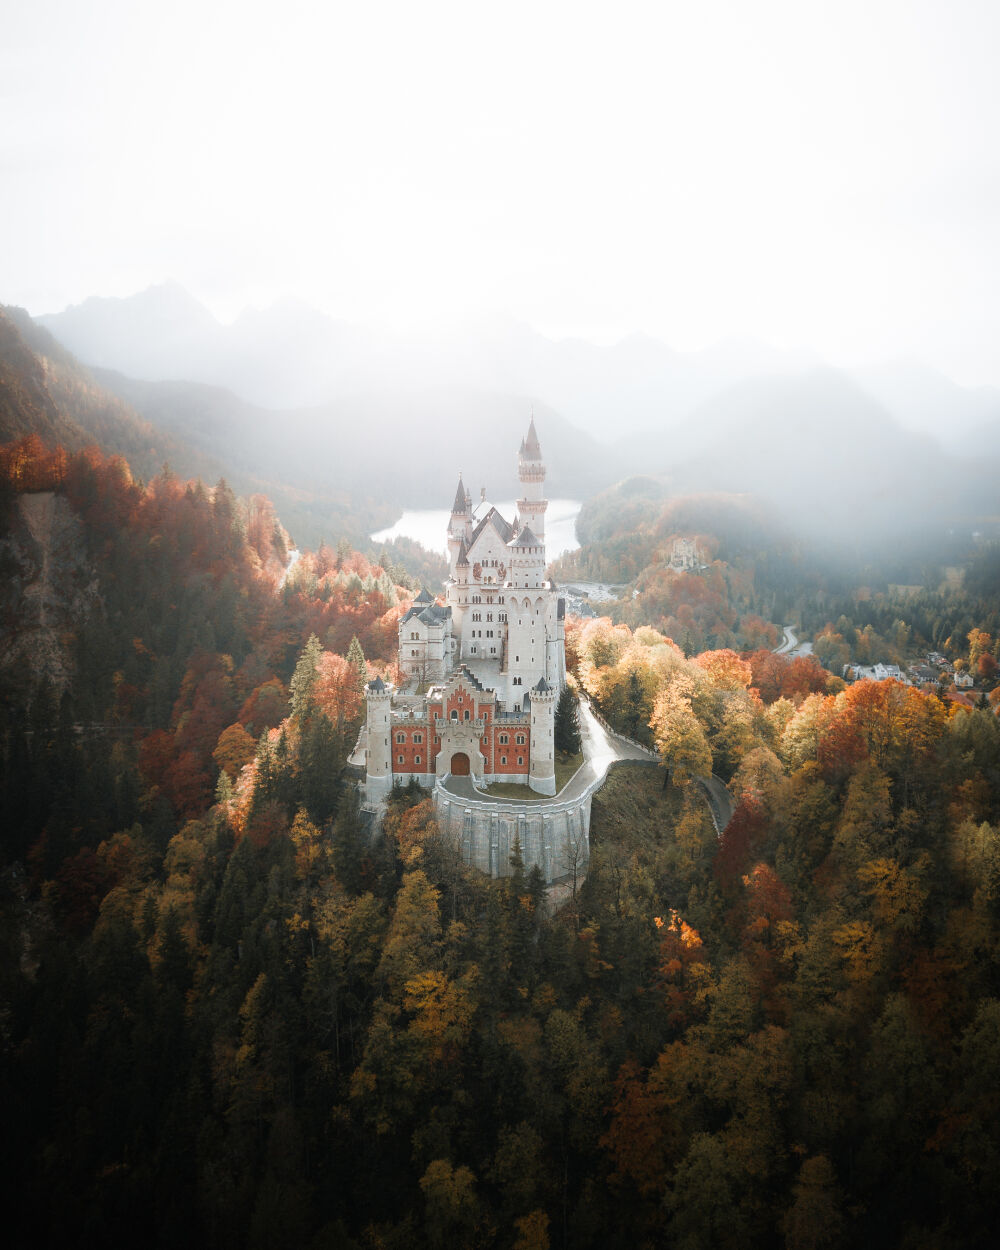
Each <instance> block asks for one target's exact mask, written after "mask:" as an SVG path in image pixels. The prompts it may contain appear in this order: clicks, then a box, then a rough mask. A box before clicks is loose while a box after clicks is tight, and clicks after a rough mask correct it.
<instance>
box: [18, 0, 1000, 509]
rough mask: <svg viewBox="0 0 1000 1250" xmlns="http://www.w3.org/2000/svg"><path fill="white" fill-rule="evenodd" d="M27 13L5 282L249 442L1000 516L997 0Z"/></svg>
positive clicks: (106, 7) (145, 385)
mask: <svg viewBox="0 0 1000 1250" xmlns="http://www.w3.org/2000/svg"><path fill="white" fill-rule="evenodd" d="M8 7H9V9H10V11H9V12H8V13H7V14H6V15H5V38H4V40H3V43H2V45H0V92H2V97H3V102H4V107H3V109H2V110H0V162H2V171H3V177H4V190H5V194H4V195H3V196H2V197H0V238H2V239H3V242H4V255H3V265H2V275H3V289H2V290H0V299H2V300H3V301H4V302H5V303H10V304H18V305H22V306H24V307H26V308H27V309H28V310H29V311H30V312H31V313H32V314H34V315H36V316H37V317H38V318H39V319H40V320H41V322H42V323H43V324H45V325H46V326H48V328H49V329H50V330H51V331H52V332H53V334H55V336H56V337H57V338H58V339H59V341H60V342H62V343H63V344H65V345H66V346H68V347H69V348H70V349H71V350H72V351H73V352H75V353H76V354H77V355H78V356H79V357H80V359H82V360H83V361H84V362H86V363H87V364H90V365H93V366H96V367H99V368H103V369H109V370H113V371H115V373H116V374H118V375H122V376H119V377H112V376H110V375H109V376H108V377H106V378H105V379H104V380H105V382H106V384H107V385H109V386H112V387H114V388H116V389H118V390H119V393H122V394H124V395H125V396H126V398H128V399H129V401H130V402H132V403H135V404H136V405H137V406H138V407H139V408H140V410H142V411H145V412H147V413H150V412H152V411H154V410H155V413H156V414H157V417H158V419H161V420H163V421H166V422H168V423H171V424H172V426H173V428H174V429H177V430H182V431H183V433H184V435H185V437H189V438H190V439H192V440H195V441H197V440H202V441H203V442H204V443H206V444H208V445H211V446H212V448H213V449H214V450H215V451H225V452H226V454H229V455H233V456H237V457H239V458H240V459H241V460H242V462H244V463H245V464H246V466H247V469H248V471H252V472H256V473H259V475H260V476H262V477H264V478H265V479H266V478H267V477H268V476H269V475H270V474H271V473H273V472H274V471H275V469H276V467H280V470H281V472H282V473H283V474H284V475H285V477H286V478H287V480H288V481H289V482H290V483H291V484H292V485H295V484H296V483H297V481H298V480H299V479H302V480H308V481H309V482H310V483H311V485H312V486H314V487H318V488H319V489H327V488H329V489H338V490H348V489H357V487H358V478H357V475H358V469H359V466H362V465H364V466H367V467H368V469H369V473H368V474H367V475H366V476H365V482H364V485H365V489H366V492H367V493H368V494H370V495H380V497H382V498H384V499H385V500H386V501H391V502H392V503H393V504H394V505H398V506H399V507H404V506H408V507H424V508H426V507H433V506H439V505H440V502H441V498H442V495H441V492H442V491H444V492H445V493H447V491H448V490H449V489H450V487H449V486H448V483H450V482H451V479H452V478H453V477H454V472H455V469H456V467H461V466H462V465H466V466H468V467H469V468H470V470H471V468H472V467H474V466H476V465H478V466H480V471H483V472H484V473H485V471H486V470H487V469H489V470H490V473H489V476H490V481H489V483H488V484H489V486H490V490H491V492H495V494H496V497H500V496H501V495H506V494H507V493H510V492H511V491H512V490H513V488H514V482H513V464H512V461H509V460H507V459H502V456H503V454H504V453H503V451H502V448H503V447H504V446H505V445H506V444H505V443H504V435H505V434H509V437H508V438H507V441H508V442H510V443H511V444H512V445H514V446H516V442H517V440H518V438H519V437H520V427H521V425H522V424H523V421H524V418H525V416H526V414H527V412H528V411H529V410H530V407H531V405H532V404H534V405H536V410H537V411H538V413H539V416H540V419H541V420H542V428H544V429H547V431H548V434H547V438H546V437H543V441H545V446H546V454H547V457H548V459H549V462H550V472H551V473H552V475H553V488H554V489H556V490H558V491H559V492H561V493H562V494H564V495H566V496H567V497H571V498H583V497H586V496H587V495H589V494H591V493H593V492H594V491H595V490H599V489H601V488H602V487H603V486H605V485H608V484H610V483H611V482H613V481H615V480H617V479H618V478H620V477H623V476H627V475H628V474H630V473H636V472H642V473H651V474H654V475H659V476H662V477H663V479H664V481H665V482H666V483H667V484H668V485H669V486H670V487H671V488H672V489H677V490H682V489H683V490H699V489H718V490H726V491H734V490H735V491H739V490H742V491H755V492H759V493H760V494H762V495H764V496H765V497H767V498H769V499H770V500H772V501H774V502H775V503H776V504H777V505H778V506H779V507H781V508H783V509H784V510H785V512H786V513H787V514H788V516H789V518H790V519H791V520H792V521H793V522H794V523H795V524H796V525H804V526H810V525H811V526H813V527H814V528H816V529H817V530H820V531H826V530H829V529H830V528H831V527H832V528H833V529H837V528H838V527H842V526H847V527H851V526H853V527H854V528H855V529H864V528H865V527H868V526H877V527H879V528H885V527H889V528H890V529H899V528H900V527H905V526H907V525H909V524H910V523H911V521H912V522H916V521H921V522H923V521H927V522H928V523H929V524H933V525H938V524H953V523H961V524H965V522H966V520H967V519H968V518H969V517H972V518H973V520H975V518H978V517H979V516H980V514H983V513H985V514H989V513H990V512H994V513H995V512H996V511H998V509H997V508H996V506H995V495H994V493H993V489H992V485H991V483H992V481H993V480H995V466H994V464H993V448H995V447H996V446H998V444H1000V440H998V439H997V434H998V432H1000V389H998V388H1000V356H998V354H997V352H996V342H995V327H996V326H997V325H998V324H1000V307H998V303H1000V232H998V227H997V222H998V221H1000V155H998V154H1000V143H998V138H1000V136H998V133H997V132H998V119H1000V98H998V97H1000V88H998V76H997V74H996V72H995V65H994V52H995V48H996V46H997V37H998V35H1000V9H998V7H997V6H996V5H995V4H993V3H989V2H985V0H984V2H982V3H975V2H972V0H964V2H963V0H960V2H958V3H952V4H949V5H948V6H944V5H936V4H924V3H917V4H915V3H912V2H908V0H875V2H872V0H866V2H864V3H860V2H852V0H844V2H841V3H837V4H822V3H802V2H801V0H761V3H758V4H754V5H745V4H741V3H736V2H735V0H733V2H731V3H723V2H721V0H706V3H703V4H698V5H691V4H681V3H663V4H655V5H654V4H638V3H623V4H619V5H616V6H615V8H614V11H613V13H612V11H611V10H610V9H607V8H606V7H597V6H594V7H589V6H585V5H579V4H574V5H570V4H555V3H544V2H543V3H532V4H526V3H525V4H522V3H511V4H509V5H505V6H503V8H502V9H499V10H497V9H490V8H487V7H484V6H469V5H467V4H458V3H440V2H434V0H431V2H429V3H428V4H425V5H419V6H413V5H407V4H403V3H388V4H387V3H372V4H368V5H356V4H350V5H349V4H346V3H334V4H330V5H322V6H321V5H317V4H313V3H307V2H306V0H291V2H290V3H287V4H284V5H282V6H280V7H278V6H276V5H274V4H262V3H254V2H252V0H251V2H247V0H243V2H241V3H236V2H235V0H217V2H216V3H213V4H211V5H208V6H205V5H203V4H201V3H195V2H194V0H179V2H178V3H177V4H175V5H173V6H171V8H170V9H169V10H165V9H163V7H162V6H156V5H152V4H149V3H136V2H135V0H129V2H127V3H126V0H94V2H93V3H90V4H88V5H79V4H76V3H74V2H73V0H36V2H35V3H33V4H31V5H19V6H8ZM46 314H47V315H46ZM165 381H170V382H171V383H173V384H176V385H175V389H174V390H173V391H171V392H169V402H168V392H166V391H164V390H163V389H162V385H161V384H162V383H164V382H165ZM154 384H155V385H158V386H160V389H159V390H156V389H155V386H154ZM181 384H183V386H184V387H186V389H182V390H180V391H179V390H177V389H176V386H180V385H181ZM205 387H221V388H224V389H225V390H226V391H228V392H232V396H233V397H235V398H232V397H230V398H226V399H222V398H220V396H219V395H218V394H216V393H215V392H214V391H207V390H204V389H199V388H205ZM269 412H270V413H272V414H273V413H279V414H281V415H280V418H279V419H275V418H273V416H271V417H269V416H268V413H269ZM293 432H294V434H293ZM373 440H374V450H373ZM491 466H493V468H492V469H491Z"/></svg>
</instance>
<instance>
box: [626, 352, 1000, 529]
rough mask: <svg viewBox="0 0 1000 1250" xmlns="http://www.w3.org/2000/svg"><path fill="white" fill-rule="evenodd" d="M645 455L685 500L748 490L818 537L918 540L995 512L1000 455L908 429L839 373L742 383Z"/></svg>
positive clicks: (653, 440)
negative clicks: (913, 536) (948, 447)
mask: <svg viewBox="0 0 1000 1250" xmlns="http://www.w3.org/2000/svg"><path fill="white" fill-rule="evenodd" d="M645 450H646V469H647V471H649V472H660V473H665V474H667V475H668V478H669V480H670V482H671V485H672V487H673V488H674V489H675V490H676V491H678V492H679V493H687V492H691V491H724V492H738V491H745V492H750V493H752V494H754V495H758V496H761V497H763V498H765V499H769V500H771V501H773V503H774V504H775V506H776V507H777V508H778V509H779V510H780V512H781V513H782V514H783V515H784V516H785V518H786V519H787V520H788V521H790V522H791V523H793V524H794V525H796V526H797V527H798V528H799V529H800V530H801V531H803V532H807V533H808V534H809V535H810V536H811V537H819V538H822V537H826V538H837V537H843V536H850V537H852V538H856V537H858V536H863V535H864V534H865V533H871V534H872V535H878V536H879V537H885V536H886V535H891V534H894V533H912V532H914V531H921V530H924V529H928V528H940V527H941V526H942V525H944V524H946V523H949V522H953V521H955V520H956V518H963V517H969V516H975V515H976V514H977V513H978V512H981V511H990V510H995V507H996V504H995V501H996V488H995V485H994V483H995V481H996V475H997V471H998V469H1000V463H998V458H997V455H996V453H995V452H994V453H993V455H992V456H991V457H989V458H988V459H986V458H983V457H982V456H981V457H980V459H979V460H978V461H976V462H973V461H971V460H970V459H967V458H966V456H965V455H963V454H954V453H949V452H947V451H945V450H943V449H942V447H941V446H940V444H938V443H937V442H936V441H935V440H934V439H932V438H930V437H929V436H927V435H921V434H915V433H911V432H909V431H907V430H904V429H903V428H902V427H901V426H900V425H899V423H898V421H896V420H895V419H894V417H893V416H892V415H891V414H890V413H889V412H888V411H887V410H886V409H885V408H884V407H883V406H882V405H881V404H879V403H878V402H877V401H876V400H875V399H873V398H872V397H871V396H870V395H869V394H868V393H867V392H866V391H864V390H863V389H862V388H861V387H860V386H859V385H858V384H857V383H856V382H855V381H854V379H853V378H851V377H850V376H849V375H847V374H845V373H842V372H839V371H837V370H834V369H813V370H808V371H806V372H804V373H801V374H799V375H796V376H793V377H771V378H757V379H753V380H751V381H745V382H741V383H738V384H736V385H735V386H732V387H730V388H729V389H728V390H726V391H724V392H723V393H722V394H720V395H717V396H715V397H714V398H713V399H712V400H710V401H709V402H708V403H706V404H704V405H703V406H702V407H701V408H699V409H698V410H697V411H696V412H695V414H694V415H693V417H692V419H691V422H690V424H689V427H688V429H687V430H686V432H685V433H684V435H683V436H674V435H671V434H670V433H666V432H665V433H662V434H661V435H660V436H659V437H654V436H650V437H648V438H647V440H646V445H645ZM957 450H958V452H959V453H961V452H962V451H964V449H957Z"/></svg>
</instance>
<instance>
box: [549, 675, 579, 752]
mask: <svg viewBox="0 0 1000 1250" xmlns="http://www.w3.org/2000/svg"><path fill="white" fill-rule="evenodd" d="M555 744H556V750H557V751H561V752H562V753H563V754H564V755H577V754H578V753H579V752H580V751H581V750H582V742H581V740H580V720H579V713H578V710H577V704H576V695H575V694H574V693H573V691H572V690H571V689H570V688H569V686H563V688H562V694H560V696H559V702H558V703H557V704H556V721H555Z"/></svg>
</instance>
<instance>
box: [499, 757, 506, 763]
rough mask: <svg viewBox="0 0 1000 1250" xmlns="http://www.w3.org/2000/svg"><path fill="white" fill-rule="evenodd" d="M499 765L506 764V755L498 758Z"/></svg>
mask: <svg viewBox="0 0 1000 1250" xmlns="http://www.w3.org/2000/svg"><path fill="white" fill-rule="evenodd" d="M500 763H501V764H506V763H507V756H506V755H501V756H500Z"/></svg>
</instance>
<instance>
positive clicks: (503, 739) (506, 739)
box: [500, 734, 510, 746]
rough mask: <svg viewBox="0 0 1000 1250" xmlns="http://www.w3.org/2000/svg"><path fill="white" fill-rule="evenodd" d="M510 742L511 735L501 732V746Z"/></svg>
mask: <svg viewBox="0 0 1000 1250" xmlns="http://www.w3.org/2000/svg"><path fill="white" fill-rule="evenodd" d="M508 742H510V737H509V736H508V735H507V734H501V735H500V745H501V746H506V745H507V743H508Z"/></svg>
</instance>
